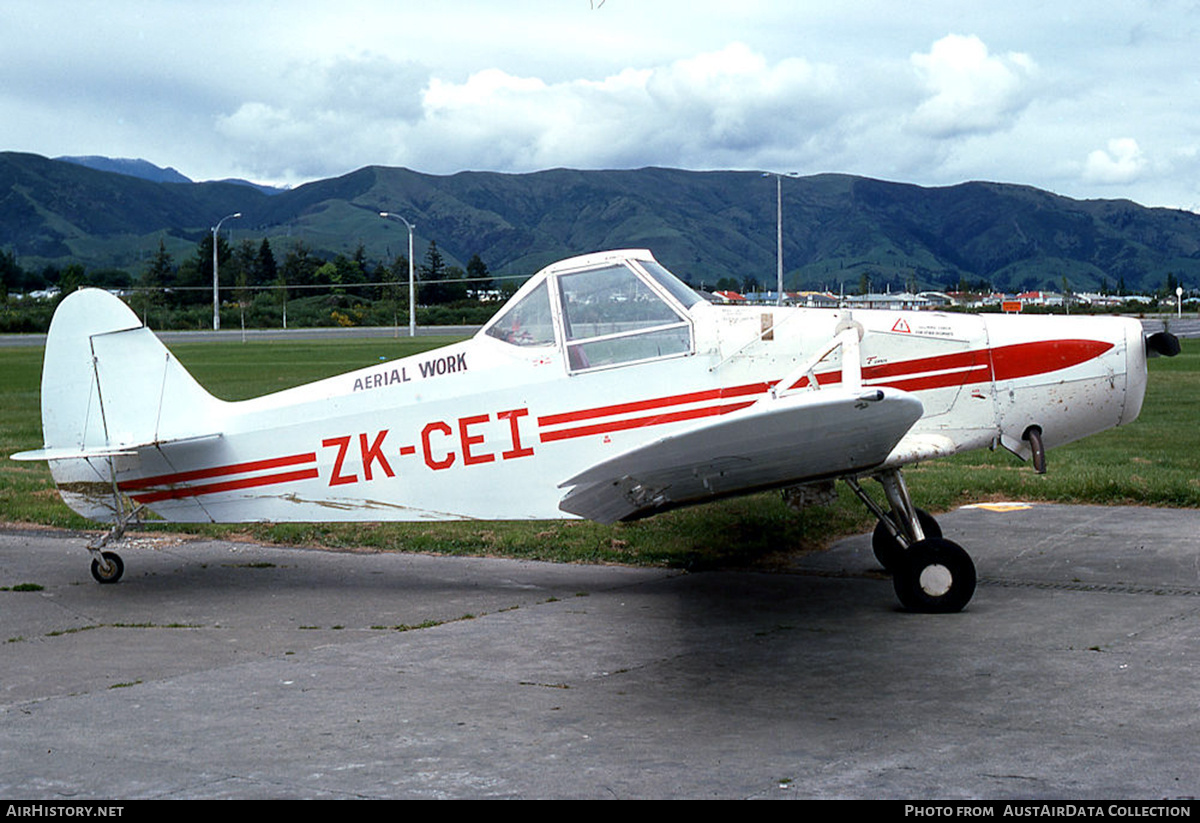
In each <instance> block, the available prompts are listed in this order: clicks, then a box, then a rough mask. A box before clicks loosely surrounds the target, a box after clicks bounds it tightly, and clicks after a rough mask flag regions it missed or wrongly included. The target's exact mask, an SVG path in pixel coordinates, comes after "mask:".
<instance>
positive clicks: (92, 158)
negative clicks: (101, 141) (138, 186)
mask: <svg viewBox="0 0 1200 823" xmlns="http://www.w3.org/2000/svg"><path fill="white" fill-rule="evenodd" d="M55 159H56V160H64V161H66V162H67V163H75V164H76V165H79V166H87V167H88V168H89V169H96V170H97V171H111V172H113V173H114V174H125V175H128V176H130V177H140V178H141V179H142V180H150V181H152V182H154V183H191V182H192V181H191V180H190V179H189V178H187V177H185V176H184V175H182V174H180V173H179V172H177V171H176V170H175V169H173V168H170V167H168V168H165V169H164V168H162V167H160V166H156V165H154V164H153V163H151V162H150V161H149V160H130V159H128V158H123V157H100V156H98V155H88V156H86V157H56V158H55Z"/></svg>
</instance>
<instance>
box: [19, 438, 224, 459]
mask: <svg viewBox="0 0 1200 823" xmlns="http://www.w3.org/2000/svg"><path fill="white" fill-rule="evenodd" d="M220 437H221V435H220V434H219V433H218V434H202V435H197V436H196V437H177V438H172V439H170V440H152V441H147V442H144V443H124V444H121V445H118V446H95V447H93V448H73V447H67V448H62V449H35V450H33V451H27V452H17V453H16V454H13V455H10V456H9V459H10V460H79V459H83V460H87V459H90V458H93V457H122V456H129V455H134V454H137V452H138V449H144V448H149V447H151V446H166V445H169V444H170V445H173V444H176V443H194V442H198V441H203V440H217V439H219V438H220Z"/></svg>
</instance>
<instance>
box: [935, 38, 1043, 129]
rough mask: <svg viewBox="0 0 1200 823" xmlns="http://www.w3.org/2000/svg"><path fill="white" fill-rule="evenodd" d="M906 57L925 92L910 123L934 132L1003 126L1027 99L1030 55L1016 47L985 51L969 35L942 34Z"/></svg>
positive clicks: (1032, 71)
mask: <svg viewBox="0 0 1200 823" xmlns="http://www.w3.org/2000/svg"><path fill="white" fill-rule="evenodd" d="M911 62H912V65H913V66H914V67H915V68H916V70H917V73H918V74H919V75H920V77H921V79H922V80H923V82H924V84H925V87H926V89H927V91H928V93H929V96H928V97H927V98H926V99H925V100H924V101H923V102H922V103H921V104H920V105H919V106H918V107H917V109H916V111H915V112H913V115H912V118H911V124H912V127H913V128H914V129H916V130H917V131H919V132H923V133H926V134H929V135H932V136H934V137H954V136H958V135H964V134H973V133H986V132H994V131H998V130H1002V129H1005V128H1008V127H1009V126H1011V125H1012V123H1013V122H1014V120H1015V118H1016V116H1017V115H1018V114H1019V113H1020V112H1021V110H1022V109H1024V108H1025V106H1026V105H1028V103H1029V102H1030V100H1031V99H1032V93H1033V92H1032V83H1031V80H1032V78H1033V76H1034V74H1035V73H1036V72H1037V66H1036V64H1035V63H1034V61H1033V58H1031V57H1030V56H1029V55H1027V54H1023V53H1017V52H1009V53H1008V54H1006V55H1004V56H994V55H991V54H989V53H988V47H987V45H985V44H984V42H983V41H982V40H980V39H979V38H978V37H975V36H974V35H972V36H970V37H964V36H962V35H957V34H951V35H948V36H946V37H943V38H942V39H941V40H938V41H937V42H936V43H934V44H933V47H932V48H931V49H930V50H929V53H928V54H914V55H912V58H911Z"/></svg>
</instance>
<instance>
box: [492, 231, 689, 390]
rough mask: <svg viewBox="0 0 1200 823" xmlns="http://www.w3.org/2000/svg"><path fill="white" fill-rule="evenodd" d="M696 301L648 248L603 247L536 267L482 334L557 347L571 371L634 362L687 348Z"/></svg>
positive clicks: (680, 352) (514, 342) (686, 351)
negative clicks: (620, 249)
mask: <svg viewBox="0 0 1200 823" xmlns="http://www.w3.org/2000/svg"><path fill="white" fill-rule="evenodd" d="M701 300H702V298H701V297H700V295H698V294H696V292H694V291H692V289H691V288H689V287H688V286H687V285H686V284H685V283H683V282H682V281H680V280H679V279H678V278H677V277H675V275H673V274H671V273H670V272H669V271H667V270H666V269H665V268H663V267H662V266H661V265H659V264H658V262H656V261H655V260H654V257H653V256H652V255H651V254H650V252H648V251H635V252H605V253H602V254H593V255H588V256H586V257H576V258H573V259H571V260H565V261H563V262H561V263H556V264H555V265H553V266H551V267H550V268H548V269H544V270H542V271H541V272H539V273H538V274H537V275H536V276H534V278H533V279H532V280H530V281H529V282H528V283H526V284H525V286H523V287H522V289H521V290H520V291H519V292H517V294H516V295H514V296H513V298H512V300H510V301H509V303H508V305H506V306H505V307H504V309H502V310H501V311H500V313H499V314H498V315H496V317H494V318H493V319H492V321H491V322H490V323H489V324H488V325H487V326H486V327H485V328H484V330H483V333H484V334H486V335H488V336H490V337H494V338H496V339H497V340H503V341H504V342H505V343H509V344H512V345H514V346H522V347H536V346H547V347H548V346H558V347H560V348H563V349H564V350H565V351H566V355H567V363H568V364H569V368H570V370H571V371H572V372H576V371H583V370H586V369H597V368H605V367H612V366H618V365H625V364H629V363H639V362H642V361H646V360H654V359H658V358H662V357H672V356H681V355H687V354H691V353H692V351H693V339H692V322H691V318H690V317H689V315H688V310H689V309H690V308H691V307H692V306H694V305H695V304H696V303H698V302H700V301H701Z"/></svg>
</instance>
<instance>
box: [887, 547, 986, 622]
mask: <svg viewBox="0 0 1200 823" xmlns="http://www.w3.org/2000/svg"><path fill="white" fill-rule="evenodd" d="M892 584H893V585H894V586H895V589H896V597H898V598H899V599H900V603H901V604H902V605H903V606H904V608H906V609H908V610H909V611H914V612H924V613H928V614H933V613H937V614H945V613H948V612H957V611H962V609H963V607H964V606H966V605H967V603H968V602H970V600H971V596H972V595H973V594H975V564H974V563H973V562H972V561H971V556H970V555H969V554H967V552H966V551H965V550H964V549H963V547H962V546H960V545H958V544H957V543H954V542H952V541H950V540H943V539H942V538H940V537H930V538H926V539H925V540H920V541H918V542H916V543H913V544H912V545H911V546H909V547H908V549H906V550H905V551H904V553H903V556H902V557H901V558H899V562H898V563H897V565H896V567H895V569H894V570H893V573H892Z"/></svg>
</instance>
